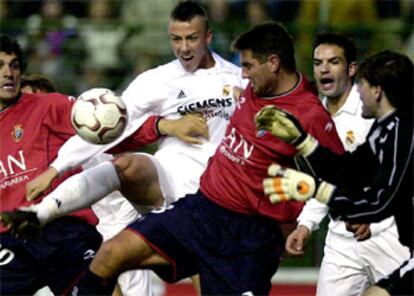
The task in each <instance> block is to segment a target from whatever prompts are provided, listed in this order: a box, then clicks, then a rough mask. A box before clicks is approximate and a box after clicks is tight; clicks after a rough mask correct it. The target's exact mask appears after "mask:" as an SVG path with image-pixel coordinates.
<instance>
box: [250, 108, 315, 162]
mask: <svg viewBox="0 0 414 296" xmlns="http://www.w3.org/2000/svg"><path fill="white" fill-rule="evenodd" d="M255 122H256V128H257V129H258V130H267V131H269V132H270V133H271V134H272V135H274V136H276V137H278V138H280V139H282V140H283V141H285V142H287V143H290V144H292V145H294V146H296V148H297V149H298V154H299V155H305V156H307V155H309V154H311V153H312V151H313V150H314V149H315V148H316V146H317V145H318V142H317V141H316V139H315V138H314V137H312V136H311V135H309V134H307V133H306V132H305V131H304V130H303V128H302V125H301V124H300V122H299V121H298V120H297V119H296V118H295V117H294V116H293V115H292V114H290V113H288V112H286V111H283V110H281V109H278V108H277V107H275V106H271V105H269V106H265V107H263V108H262V109H261V110H260V111H259V112H258V113H257V114H256V116H255Z"/></svg>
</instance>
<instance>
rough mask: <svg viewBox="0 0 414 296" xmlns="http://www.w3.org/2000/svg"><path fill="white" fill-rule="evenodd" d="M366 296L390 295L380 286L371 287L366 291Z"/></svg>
mask: <svg viewBox="0 0 414 296" xmlns="http://www.w3.org/2000/svg"><path fill="white" fill-rule="evenodd" d="M364 296H390V293H388V292H387V290H385V289H383V288H381V287H379V286H371V287H369V288H368V290H366V291H365V294H364Z"/></svg>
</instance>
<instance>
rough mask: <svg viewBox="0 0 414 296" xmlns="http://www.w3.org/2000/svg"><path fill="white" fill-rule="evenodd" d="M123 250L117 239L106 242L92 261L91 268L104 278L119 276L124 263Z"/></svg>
mask: <svg viewBox="0 0 414 296" xmlns="http://www.w3.org/2000/svg"><path fill="white" fill-rule="evenodd" d="M122 252H123V251H122V247H121V246H120V245H119V244H118V243H117V242H116V241H112V240H109V241H106V242H104V243H103V244H102V245H101V247H100V249H99V251H98V253H97V254H96V256H95V258H94V260H93V261H92V263H91V270H92V271H93V272H94V273H96V274H97V275H99V276H100V277H103V278H113V277H116V276H118V275H119V274H120V273H121V271H122V267H123V265H124V264H123V260H124V259H123V258H124V257H123V256H122Z"/></svg>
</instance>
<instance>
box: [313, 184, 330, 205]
mask: <svg viewBox="0 0 414 296" xmlns="http://www.w3.org/2000/svg"><path fill="white" fill-rule="evenodd" d="M334 190H335V186H334V185H332V184H330V183H328V182H325V181H322V182H321V183H320V184H319V186H318V190H316V194H315V198H316V199H317V200H318V201H320V202H321V203H323V204H328V202H329V200H330V199H331V196H332V193H333V191H334Z"/></svg>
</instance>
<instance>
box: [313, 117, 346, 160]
mask: <svg viewBox="0 0 414 296" xmlns="http://www.w3.org/2000/svg"><path fill="white" fill-rule="evenodd" d="M313 120H314V121H313V123H314V124H312V125H310V127H309V129H308V132H309V133H310V134H311V135H312V136H314V137H315V138H316V139H317V140H318V142H319V143H320V144H321V145H322V146H324V147H328V148H329V149H330V150H332V151H333V152H335V153H337V154H343V153H344V152H345V149H344V146H343V144H342V142H341V140H340V138H339V136H338V133H337V131H336V128H335V123H334V122H333V120H332V118H331V117H330V115H329V114H328V113H327V112H326V111H325V110H323V111H321V112H318V113H315V116H314V118H313Z"/></svg>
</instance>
